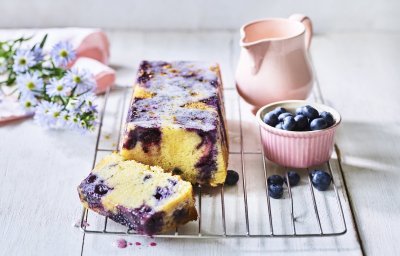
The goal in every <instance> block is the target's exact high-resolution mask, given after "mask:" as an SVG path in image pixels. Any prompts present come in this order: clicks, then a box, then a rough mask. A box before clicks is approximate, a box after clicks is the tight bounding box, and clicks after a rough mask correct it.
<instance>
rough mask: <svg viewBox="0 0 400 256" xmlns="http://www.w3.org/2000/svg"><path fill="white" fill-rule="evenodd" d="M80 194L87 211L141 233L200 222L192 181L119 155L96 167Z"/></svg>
mask: <svg viewBox="0 0 400 256" xmlns="http://www.w3.org/2000/svg"><path fill="white" fill-rule="evenodd" d="M78 192H79V197H80V199H81V201H82V203H83V205H84V206H85V207H86V208H89V209H91V210H93V211H95V212H97V213H99V214H101V215H104V216H107V217H109V218H110V219H112V220H114V221H116V222H118V223H120V224H123V225H125V226H127V227H129V228H130V229H132V230H134V231H135V232H137V233H139V234H147V235H153V234H155V233H159V232H165V231H168V230H172V229H175V228H176V227H177V225H179V224H184V223H186V222H188V221H191V220H196V219H197V212H196V208H195V206H194V198H193V193H192V185H191V184H190V183H189V182H186V181H183V180H182V179H181V178H180V177H179V176H172V175H171V174H170V173H165V172H164V171H163V170H162V169H161V168H159V167H154V166H148V165H144V164H141V163H137V162H135V161H132V160H130V161H124V160H123V158H122V157H121V156H120V155H118V154H116V153H114V154H111V155H108V156H107V157H105V158H104V159H103V160H101V161H100V163H98V164H97V165H96V167H95V168H94V169H93V171H92V172H91V173H90V175H89V176H88V177H87V178H86V179H84V180H83V181H82V183H81V184H80V185H79V187H78Z"/></svg>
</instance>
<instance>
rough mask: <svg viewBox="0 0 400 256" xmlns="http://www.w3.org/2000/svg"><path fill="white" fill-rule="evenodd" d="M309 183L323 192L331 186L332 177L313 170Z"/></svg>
mask: <svg viewBox="0 0 400 256" xmlns="http://www.w3.org/2000/svg"><path fill="white" fill-rule="evenodd" d="M310 175H311V182H312V184H313V186H314V187H315V188H316V189H318V190H319V191H325V190H327V189H328V188H329V185H330V184H331V181H332V177H331V175H329V174H328V173H327V172H324V171H322V170H314V171H312V172H311V174H310Z"/></svg>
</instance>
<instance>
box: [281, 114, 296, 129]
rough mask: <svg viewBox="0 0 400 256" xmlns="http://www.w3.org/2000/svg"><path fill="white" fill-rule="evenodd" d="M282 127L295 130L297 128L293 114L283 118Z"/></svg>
mask: <svg viewBox="0 0 400 256" xmlns="http://www.w3.org/2000/svg"><path fill="white" fill-rule="evenodd" d="M282 128H283V129H284V130H286V131H293V130H294V129H295V128H296V121H295V120H294V117H293V116H287V117H285V119H283V123H282Z"/></svg>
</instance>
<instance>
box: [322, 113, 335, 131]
mask: <svg viewBox="0 0 400 256" xmlns="http://www.w3.org/2000/svg"><path fill="white" fill-rule="evenodd" d="M319 117H321V118H323V119H324V120H325V121H326V124H327V127H331V126H332V125H333V124H334V123H335V119H333V116H332V114H331V113H329V112H326V111H322V112H321V114H319Z"/></svg>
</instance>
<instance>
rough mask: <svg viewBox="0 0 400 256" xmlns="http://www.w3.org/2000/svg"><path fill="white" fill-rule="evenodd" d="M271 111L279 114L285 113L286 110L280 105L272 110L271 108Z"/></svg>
mask: <svg viewBox="0 0 400 256" xmlns="http://www.w3.org/2000/svg"><path fill="white" fill-rule="evenodd" d="M272 112H273V113H274V114H275V115H276V116H279V115H280V114H282V113H286V112H287V110H286V109H285V108H282V107H277V108H275V109H274V110H272Z"/></svg>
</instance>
